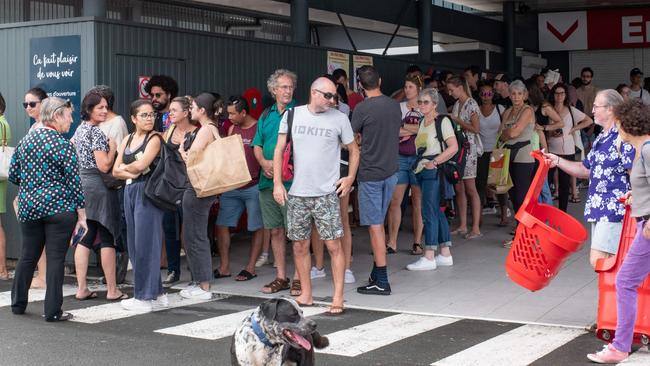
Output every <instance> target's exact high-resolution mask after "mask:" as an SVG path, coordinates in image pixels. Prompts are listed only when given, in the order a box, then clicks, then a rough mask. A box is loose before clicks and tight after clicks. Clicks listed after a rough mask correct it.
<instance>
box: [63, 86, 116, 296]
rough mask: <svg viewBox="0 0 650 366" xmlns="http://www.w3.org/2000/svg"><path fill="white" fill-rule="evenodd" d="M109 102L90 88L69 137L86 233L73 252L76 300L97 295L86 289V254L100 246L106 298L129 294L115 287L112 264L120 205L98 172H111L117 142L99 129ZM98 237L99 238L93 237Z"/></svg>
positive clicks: (113, 191)
mask: <svg viewBox="0 0 650 366" xmlns="http://www.w3.org/2000/svg"><path fill="white" fill-rule="evenodd" d="M107 114H108V103H107V102H106V99H104V97H102V96H101V94H99V93H96V92H89V93H87V94H86V96H85V97H84V99H83V101H82V102H81V118H82V119H83V120H84V122H83V123H82V124H80V125H79V127H77V130H76V131H75V134H74V137H73V138H72V139H73V141H74V144H75V149H76V150H77V157H78V158H79V167H80V168H81V170H80V174H81V182H82V184H83V188H84V195H85V196H86V202H87V206H86V211H87V214H88V234H87V235H86V236H85V237H84V238H83V239H82V240H81V241H80V242H79V245H77V248H76V249H75V253H74V262H75V273H76V275H77V283H78V284H79V287H78V289H77V294H76V295H75V296H76V298H77V299H79V300H88V299H92V298H95V297H97V294H96V293H95V292H92V291H90V290H89V289H88V282H87V279H86V274H87V273H88V256H89V255H90V251H91V250H92V249H94V248H95V247H96V246H97V247H99V249H100V250H99V252H100V257H101V263H102V269H103V270H104V275H105V278H106V289H107V292H106V299H107V300H109V301H117V300H124V299H126V298H128V296H127V295H126V294H125V293H122V292H121V291H120V290H119V289H118V288H117V283H116V273H115V272H116V267H115V244H116V241H115V238H116V237H117V236H118V235H120V207H119V201H118V198H117V191H116V190H114V189H109V188H108V187H106V185H105V184H104V180H103V178H102V175H101V173H104V174H107V173H110V172H111V170H112V169H113V160H114V159H115V155H116V145H115V143H114V142H113V141H111V140H109V139H108V138H107V137H106V135H104V133H103V132H102V131H101V130H100V129H99V124H100V123H102V122H104V121H105V120H106V116H107ZM97 237H99V240H98V241H97V240H95V239H96V238H97Z"/></svg>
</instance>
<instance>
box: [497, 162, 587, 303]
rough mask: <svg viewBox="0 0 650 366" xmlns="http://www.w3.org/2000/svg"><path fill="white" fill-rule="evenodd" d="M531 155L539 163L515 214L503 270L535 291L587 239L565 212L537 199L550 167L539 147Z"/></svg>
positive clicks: (514, 280) (545, 282)
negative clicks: (513, 230)
mask: <svg viewBox="0 0 650 366" xmlns="http://www.w3.org/2000/svg"><path fill="white" fill-rule="evenodd" d="M531 155H532V156H533V157H534V158H535V159H537V160H538V161H539V163H540V166H539V168H538V169H537V173H536V174H535V177H534V179H533V182H532V184H531V186H530V189H529V190H528V193H527V194H526V198H525V199H524V202H523V204H522V206H521V208H520V209H519V211H518V212H517V214H516V215H515V218H516V219H517V221H519V225H518V226H517V231H516V234H515V239H514V240H513V242H512V247H511V248H510V252H509V253H508V257H507V258H506V273H507V274H508V276H509V277H510V279H511V280H512V281H513V282H515V283H517V284H518V285H520V286H522V287H524V288H527V289H529V290H531V291H537V290H540V289H542V288H544V287H546V286H547V285H548V284H549V283H550V282H551V280H552V279H553V277H555V275H556V274H557V272H558V271H559V270H560V268H561V267H562V264H563V263H564V261H565V260H566V259H567V258H568V257H569V256H570V255H571V254H572V253H573V252H575V251H577V250H578V249H579V248H580V246H581V245H582V243H583V242H584V241H585V240H587V230H586V229H585V228H584V227H583V226H582V223H580V221H578V220H576V219H575V218H573V216H571V215H569V214H567V213H566V212H563V211H562V210H560V209H558V208H556V207H554V206H550V205H546V204H543V203H538V198H539V194H540V192H541V191H542V187H543V185H544V181H545V179H546V176H547V175H548V169H549V167H548V164H547V163H546V161H545V160H544V156H543V155H542V153H541V152H540V151H533V152H532V153H531Z"/></svg>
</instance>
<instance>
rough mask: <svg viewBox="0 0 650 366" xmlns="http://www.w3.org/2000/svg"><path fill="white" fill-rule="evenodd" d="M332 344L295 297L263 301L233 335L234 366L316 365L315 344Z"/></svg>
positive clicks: (232, 353)
mask: <svg viewBox="0 0 650 366" xmlns="http://www.w3.org/2000/svg"><path fill="white" fill-rule="evenodd" d="M328 345H329V340H328V339H327V337H324V336H321V335H320V334H319V333H318V332H317V331H316V323H315V322H314V321H313V320H311V319H307V318H305V317H304V316H303V314H302V310H301V309H300V307H299V306H298V303H296V302H295V301H294V300H293V299H289V298H274V299H271V300H267V301H265V302H263V303H262V304H261V305H260V306H259V307H258V308H257V309H256V310H255V311H253V313H252V314H251V315H249V316H247V317H246V319H244V322H243V323H242V324H241V325H240V326H239V328H237V330H236V331H235V334H234V335H233V338H232V344H231V347H230V354H231V359H232V365H234V366H266V365H278V366H279V365H282V366H289V365H297V366H311V365H314V363H315V360H314V347H316V348H318V349H321V348H325V347H327V346H328Z"/></svg>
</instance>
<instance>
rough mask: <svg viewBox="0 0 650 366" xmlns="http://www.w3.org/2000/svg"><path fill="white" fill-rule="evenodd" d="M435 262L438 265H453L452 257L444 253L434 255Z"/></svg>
mask: <svg viewBox="0 0 650 366" xmlns="http://www.w3.org/2000/svg"><path fill="white" fill-rule="evenodd" d="M436 264H437V265H438V266H440V267H449V266H453V265H454V259H453V258H452V257H451V256H449V257H445V256H444V255H437V256H436Z"/></svg>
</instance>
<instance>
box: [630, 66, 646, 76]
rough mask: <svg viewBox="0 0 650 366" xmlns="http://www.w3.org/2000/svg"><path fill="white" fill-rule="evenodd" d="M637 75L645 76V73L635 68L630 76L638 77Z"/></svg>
mask: <svg viewBox="0 0 650 366" xmlns="http://www.w3.org/2000/svg"><path fill="white" fill-rule="evenodd" d="M637 75H643V71H641V69H639V68H638V67H635V68H633V69H632V70H630V76H637Z"/></svg>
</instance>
